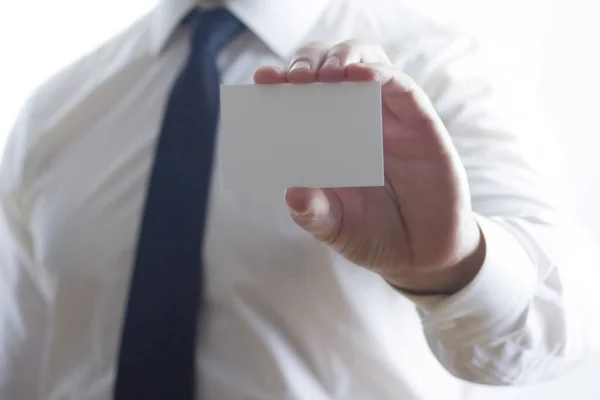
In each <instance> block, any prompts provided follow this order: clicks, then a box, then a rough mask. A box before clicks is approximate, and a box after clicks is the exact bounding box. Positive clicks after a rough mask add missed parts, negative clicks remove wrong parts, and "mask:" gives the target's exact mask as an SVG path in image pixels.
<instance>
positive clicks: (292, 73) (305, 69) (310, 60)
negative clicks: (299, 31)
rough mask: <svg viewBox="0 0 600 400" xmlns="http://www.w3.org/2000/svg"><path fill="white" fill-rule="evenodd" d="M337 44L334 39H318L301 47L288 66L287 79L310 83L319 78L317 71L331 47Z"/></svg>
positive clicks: (294, 81) (292, 81)
mask: <svg viewBox="0 0 600 400" xmlns="http://www.w3.org/2000/svg"><path fill="white" fill-rule="evenodd" d="M334 45H335V42H334V41H332V40H317V41H314V42H310V43H308V44H307V45H306V46H304V47H302V48H300V49H299V50H298V51H297V52H296V54H295V55H294V57H292V61H291V62H290V65H289V67H288V71H287V81H288V82H291V83H309V82H314V81H316V80H317V72H318V71H319V69H320V68H321V65H322V64H323V60H324V58H325V56H326V55H327V53H328V52H329V49H331V47H332V46H334Z"/></svg>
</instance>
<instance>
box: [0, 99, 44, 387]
mask: <svg viewBox="0 0 600 400" xmlns="http://www.w3.org/2000/svg"><path fill="white" fill-rule="evenodd" d="M26 119H27V117H26V112H25V111H24V112H23V113H22V115H21V117H20V119H19V120H18V122H17V124H16V126H15V129H14V131H13V132H12V134H11V135H10V137H9V140H8V143H7V146H6V148H5V151H4V155H3V157H2V162H1V166H0V398H2V399H34V398H37V397H38V395H39V389H40V388H39V387H38V383H39V382H41V379H40V378H41V368H42V357H43V343H44V340H45V337H46V317H47V316H46V300H45V299H46V296H44V290H43V289H42V287H41V286H40V284H39V281H38V279H39V276H40V275H39V272H38V271H36V270H35V268H36V267H35V265H36V263H35V261H34V259H35V257H34V250H33V248H34V245H33V239H32V237H31V235H30V233H29V229H28V217H27V214H28V212H27V209H26V206H25V205H24V203H23V202H22V198H21V183H22V177H23V168H22V164H23V160H24V156H23V155H24V152H25V150H26V147H27V138H28V133H29V132H28V128H27V122H26Z"/></svg>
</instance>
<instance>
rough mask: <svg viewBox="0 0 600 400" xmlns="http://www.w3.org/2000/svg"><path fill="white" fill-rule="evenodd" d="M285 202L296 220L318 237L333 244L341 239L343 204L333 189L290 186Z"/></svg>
mask: <svg viewBox="0 0 600 400" xmlns="http://www.w3.org/2000/svg"><path fill="white" fill-rule="evenodd" d="M285 202H286V203H287V205H288V207H289V209H290V212H291V213H292V218H293V219H294V221H295V222H296V223H297V224H298V225H299V226H300V227H301V228H303V229H304V230H305V231H307V232H308V233H311V234H312V235H313V236H314V237H315V238H316V239H318V240H320V241H322V242H325V243H327V244H331V245H334V244H335V242H336V241H338V240H339V239H340V238H339V236H340V235H339V233H340V231H341V224H342V206H341V203H340V199H339V198H338V196H337V195H336V194H335V193H334V192H333V191H332V190H328V189H313V188H300V187H295V188H290V189H287V190H286V191H285Z"/></svg>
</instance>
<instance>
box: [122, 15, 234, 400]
mask: <svg viewBox="0 0 600 400" xmlns="http://www.w3.org/2000/svg"><path fill="white" fill-rule="evenodd" d="M187 23H188V26H189V31H190V44H191V48H190V54H189V56H188V59H187V62H186V64H185V65H184V67H183V69H182V71H181V72H180V74H179V76H178V78H177V80H176V81H175V83H174V85H173V88H172V90H171V95H170V97H169V102H168V105H167V107H166V111H165V115H164V119H163V125H162V130H161V134H160V138H159V140H158V146H157V149H156V155H155V159H154V166H153V169H152V174H151V177H150V183H149V188H148V193H147V198H146V205H145V210H144V214H143V218H142V223H141V229H140V234H139V238H138V248H137V255H136V261H135V266H134V271H133V275H132V281H131V287H130V291H129V302H128V305H127V309H126V315H125V322H124V326H123V332H122V336H121V348H120V352H119V360H118V370H117V376H116V382H115V399H116V400H138V399H139V400H154V399H156V400H158V399H160V400H193V399H195V396H196V387H195V386H196V385H195V377H196V371H195V364H196V360H195V354H196V328H197V326H198V324H199V320H198V318H199V317H201V315H200V314H199V312H200V311H201V307H198V303H199V302H200V301H201V299H202V259H203V254H202V243H203V239H204V228H205V222H206V215H207V206H208V199H209V189H210V181H211V172H212V164H213V148H214V143H215V136H216V132H217V125H218V115H219V72H218V69H217V65H216V59H217V56H218V54H219V51H220V49H221V48H222V47H223V46H224V45H226V44H227V43H228V42H230V41H231V39H233V37H234V36H235V35H236V34H238V33H240V32H241V31H242V30H243V25H242V23H241V22H240V21H239V20H237V19H236V18H235V17H234V16H233V15H232V14H231V13H230V12H229V11H227V10H225V9H223V8H218V9H212V10H208V11H194V12H192V13H191V14H190V16H189V17H188V19H187Z"/></svg>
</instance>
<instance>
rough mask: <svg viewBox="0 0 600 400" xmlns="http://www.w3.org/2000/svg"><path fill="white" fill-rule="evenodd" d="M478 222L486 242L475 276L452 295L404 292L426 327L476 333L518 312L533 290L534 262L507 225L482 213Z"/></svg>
mask: <svg viewBox="0 0 600 400" xmlns="http://www.w3.org/2000/svg"><path fill="white" fill-rule="evenodd" d="M477 222H478V224H479V227H480V229H481V231H482V233H483V237H484V240H485V242H486V255H485V260H484V263H483V266H482V267H481V270H480V271H479V273H478V274H477V276H476V277H475V278H474V279H473V280H472V281H471V282H470V283H469V284H468V285H467V286H466V287H464V288H463V289H462V290H460V291H459V292H457V293H455V294H453V295H451V296H415V295H410V294H405V295H406V297H407V298H409V299H410V300H412V301H413V302H414V303H415V304H416V305H417V307H418V310H419V314H420V316H421V319H422V323H423V328H424V329H425V330H431V329H436V330H439V329H441V330H449V329H454V328H457V327H459V328H460V329H458V330H457V333H459V334H460V335H469V336H470V335H476V334H478V333H479V332H481V331H485V330H489V329H491V327H493V326H495V325H498V324H502V321H503V320H505V319H506V318H511V317H513V316H514V315H518V314H520V313H521V312H522V311H523V310H524V309H525V307H527V305H528V303H529V301H530V300H531V298H532V296H533V295H534V293H535V287H536V281H537V277H536V273H535V269H534V268H533V265H532V261H531V259H530V257H529V255H528V254H527V252H526V250H525V248H524V247H523V246H522V245H521V244H520V243H519V241H518V240H517V238H516V237H515V236H513V235H512V234H511V233H510V232H509V229H510V228H508V227H507V226H505V225H503V224H502V221H501V220H494V219H488V218H485V217H481V216H477ZM467 328H468V329H467ZM453 336H454V335H453Z"/></svg>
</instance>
